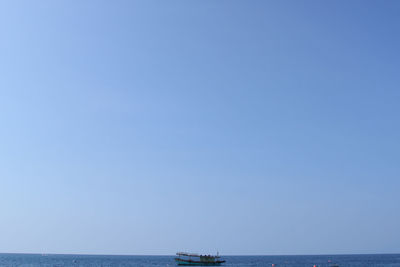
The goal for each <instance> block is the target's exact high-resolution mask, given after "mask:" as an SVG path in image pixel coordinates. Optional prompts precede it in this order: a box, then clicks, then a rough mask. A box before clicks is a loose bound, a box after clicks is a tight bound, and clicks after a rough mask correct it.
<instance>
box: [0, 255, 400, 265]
mask: <svg viewBox="0 0 400 267" xmlns="http://www.w3.org/2000/svg"><path fill="white" fill-rule="evenodd" d="M223 258H224V259H225V260H226V261H227V262H226V264H225V265H224V266H238V267H239V266H243V267H245V266H271V264H273V263H274V264H275V266H276V267H293V266H308V267H312V266H313V265H314V264H316V265H317V266H319V267H329V266H331V265H332V264H333V263H336V264H338V265H339V266H340V267H344V266H354V267H359V266H380V267H383V266H385V267H389V266H391V267H394V266H396V267H400V254H391V255H388V254H386V255H332V256H226V257H223ZM0 266H21V267H22V266H24V267H28V266H60V267H61V266H71V267H74V266H75V267H76V266H104V267H108V266H110V267H111V266H139V267H140V266H153V267H158V266H176V265H175V262H174V257H173V256H92V255H45V256H43V255H36V254H0Z"/></svg>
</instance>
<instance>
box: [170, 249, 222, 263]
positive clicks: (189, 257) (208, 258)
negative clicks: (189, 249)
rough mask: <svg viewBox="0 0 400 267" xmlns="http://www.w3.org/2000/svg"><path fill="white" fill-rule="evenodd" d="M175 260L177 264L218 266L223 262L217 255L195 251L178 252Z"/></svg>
mask: <svg viewBox="0 0 400 267" xmlns="http://www.w3.org/2000/svg"><path fill="white" fill-rule="evenodd" d="M176 255H177V256H178V257H176V258H175V261H176V263H177V264H178V265H191V266H193V265H195V266H219V265H221V264H222V263H224V262H225V261H224V260H221V259H220V258H221V257H220V256H219V255H218V253H217V255H200V254H195V253H186V252H178V253H176Z"/></svg>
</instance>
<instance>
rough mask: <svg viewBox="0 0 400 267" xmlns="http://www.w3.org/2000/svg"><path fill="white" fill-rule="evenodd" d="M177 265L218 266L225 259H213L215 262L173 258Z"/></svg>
mask: <svg viewBox="0 0 400 267" xmlns="http://www.w3.org/2000/svg"><path fill="white" fill-rule="evenodd" d="M175 261H176V263H177V264H178V265H186V266H220V265H221V264H222V263H224V262H225V261H215V262H201V261H193V260H183V259H178V258H176V259H175Z"/></svg>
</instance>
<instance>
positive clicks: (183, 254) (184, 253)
mask: <svg viewBox="0 0 400 267" xmlns="http://www.w3.org/2000/svg"><path fill="white" fill-rule="evenodd" d="M176 255H178V256H186V257H209V258H220V256H218V255H217V256H213V255H200V254H197V253H187V252H178V253H176Z"/></svg>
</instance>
